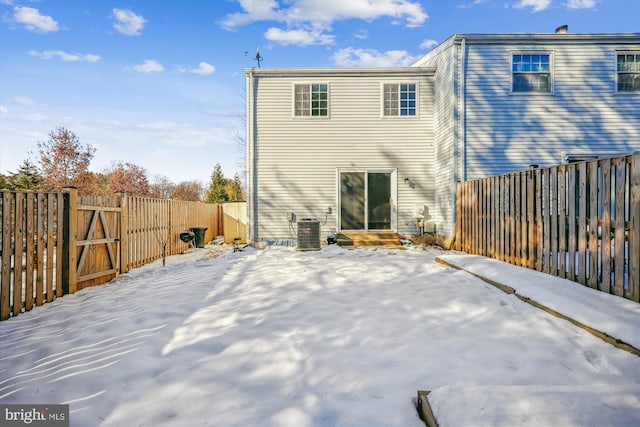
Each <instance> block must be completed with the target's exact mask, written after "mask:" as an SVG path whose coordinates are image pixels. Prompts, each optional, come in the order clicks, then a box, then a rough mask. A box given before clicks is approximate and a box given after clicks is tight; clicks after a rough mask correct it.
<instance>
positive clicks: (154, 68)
mask: <svg viewBox="0 0 640 427" xmlns="http://www.w3.org/2000/svg"><path fill="white" fill-rule="evenodd" d="M133 69H134V70H135V71H137V72H139V73H159V72H161V71H164V67H163V66H162V64H159V63H158V62H157V61H156V60H154V59H145V61H144V62H143V63H142V64H138V65H134V66H133Z"/></svg>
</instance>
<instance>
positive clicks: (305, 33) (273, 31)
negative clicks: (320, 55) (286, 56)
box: [264, 28, 335, 46]
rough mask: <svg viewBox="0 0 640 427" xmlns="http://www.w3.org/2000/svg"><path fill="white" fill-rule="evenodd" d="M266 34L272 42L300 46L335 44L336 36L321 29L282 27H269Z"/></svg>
mask: <svg viewBox="0 0 640 427" xmlns="http://www.w3.org/2000/svg"><path fill="white" fill-rule="evenodd" d="M264 36H265V38H266V39H267V40H269V41H272V42H276V43H280V44H283V45H288V44H293V45H299V46H309V45H328V44H333V42H334V40H335V36H332V35H330V34H325V33H323V32H322V30H321V29H312V30H305V29H297V30H281V29H280V28H269V29H268V30H267V32H266V33H264Z"/></svg>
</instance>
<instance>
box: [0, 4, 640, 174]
mask: <svg viewBox="0 0 640 427" xmlns="http://www.w3.org/2000/svg"><path fill="white" fill-rule="evenodd" d="M638 16H640V1H639V0H348V1H347V0H187V1H182V2H177V1H157V0H146V1H145V0H138V1H136V0H128V1H127V2H122V1H120V0H108V1H106V0H92V1H86V0H0V172H1V173H7V172H9V171H15V170H16V169H17V167H18V166H19V165H20V164H21V163H22V161H23V160H25V159H27V158H29V159H31V160H34V161H35V160H36V158H37V142H38V141H45V140H47V135H48V134H49V132H51V131H53V130H54V129H56V128H57V127H65V128H67V129H69V130H72V131H73V132H74V133H75V134H76V135H77V136H78V137H79V138H80V141H81V142H82V143H87V144H91V145H92V146H93V147H95V148H96V149H97V152H96V156H95V158H94V160H93V162H92V165H91V169H92V170H94V171H102V170H103V169H104V168H106V167H107V166H109V165H110V164H111V162H113V161H123V162H132V163H135V164H138V165H140V166H142V167H144V168H145V169H147V171H148V172H149V175H156V174H160V175H165V176H168V177H169V178H170V179H171V180H172V181H174V182H180V181H183V180H191V179H197V180H200V181H203V182H207V181H208V180H209V177H210V175H211V172H212V171H213V167H214V165H215V164H216V163H218V162H219V163H220V164H221V165H222V168H223V171H224V173H225V175H227V176H229V177H231V176H232V175H233V174H234V173H235V172H240V171H241V170H242V162H243V158H242V153H241V150H240V148H239V144H238V142H237V141H238V138H239V137H241V138H242V137H243V136H244V120H243V116H244V74H243V69H244V68H249V67H252V66H256V65H257V63H256V61H254V60H253V59H252V58H253V57H254V56H255V52H256V48H257V47H259V50H260V54H261V55H262V57H263V58H264V61H263V63H262V66H263V67H378V66H394V65H408V64H410V63H412V62H413V61H414V60H415V59H417V58H418V57H420V56H421V55H423V54H425V53H426V52H428V51H429V50H430V49H431V48H432V47H433V46H434V45H436V44H437V43H439V42H442V41H443V40H445V39H446V38H448V37H449V36H450V35H452V34H454V33H516V32H517V33H522V32H525V33H530V32H538V33H539V32H553V31H554V29H555V28H556V27H558V26H560V25H563V24H568V25H569V31H570V32H573V33H590V32H595V33H602V32H640V24H639V23H638ZM245 52H246V53H245Z"/></svg>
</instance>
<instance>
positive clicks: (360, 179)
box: [245, 33, 640, 242]
mask: <svg viewBox="0 0 640 427" xmlns="http://www.w3.org/2000/svg"><path fill="white" fill-rule="evenodd" d="M639 60H640V34H569V33H563V34H456V35H453V36H451V37H450V38H449V39H447V40H445V41H444V42H442V43H441V44H440V45H438V46H436V47H435V48H434V49H433V50H432V51H430V52H429V53H427V54H426V55H425V56H424V57H422V58H421V59H419V60H418V61H417V62H416V63H415V64H413V65H412V66H411V67H404V68H383V69H251V70H246V71H245V74H246V81H247V169H248V171H247V189H248V191H247V193H248V217H249V218H248V224H249V234H250V236H249V239H250V240H251V241H253V242H257V241H259V240H269V239H293V238H294V236H295V230H293V229H292V227H295V223H290V222H289V219H290V213H295V215H296V216H297V218H305V217H311V218H317V219H319V220H321V222H322V229H321V236H322V237H325V236H326V235H328V234H330V233H334V232H336V231H344V229H350V228H356V229H361V230H363V231H367V230H369V229H380V228H382V229H385V230H386V229H389V230H390V231H395V232H398V233H400V234H403V235H406V236H412V235H415V234H417V232H418V231H419V230H418V228H417V226H416V220H415V215H416V211H417V210H418V209H420V210H421V209H422V206H426V207H427V208H428V210H429V211H428V214H429V215H430V216H431V219H432V220H433V221H434V222H435V227H436V232H437V233H438V234H444V235H452V234H453V230H454V224H455V220H456V218H455V189H456V183H457V182H458V181H466V180H470V179H475V178H481V177H486V176H491V175H498V174H503V173H507V172H512V171H516V170H523V169H527V168H528V167H529V166H530V165H539V166H541V167H543V166H551V165H555V164H559V163H562V162H564V161H567V160H570V159H577V158H585V156H587V157H589V158H591V157H593V156H610V155H620V154H625V153H631V152H635V151H638V150H640V90H638V89H640V88H639V87H638V86H639V85H640V65H639V63H638V61H639ZM314 85H316V86H315V87H316V88H317V89H319V93H323V91H322V89H324V88H326V91H325V95H326V96H325V98H326V104H322V101H325V99H324V98H323V96H324V95H318V96H317V101H319V103H317V104H316V107H317V108H318V110H317V111H318V113H317V114H316V115H314V114H313V113H312V110H313V105H310V106H309V107H308V114H307V112H305V113H303V114H296V109H297V108H298V107H297V103H296V96H295V91H296V87H298V88H309V89H308V90H306V89H301V91H307V92H309V93H311V92H313V88H314ZM318 85H319V86H318ZM414 85H415V86H414ZM309 96H310V98H308V101H304V102H303V104H304V103H305V102H312V101H313V99H312V98H311V95H309ZM414 97H415V105H413V104H412V100H413V98H414ZM299 99H301V98H299ZM321 104H322V105H321ZM301 108H302V107H301ZM304 108H307V107H306V106H305V107H304ZM323 108H324V109H323ZM305 111H307V110H305ZM368 180H369V181H370V182H372V183H375V182H377V183H380V182H384V183H387V182H389V183H390V184H388V185H387V184H384V186H385V187H386V186H390V187H391V188H389V189H388V193H386V192H383V193H380V194H377V195H376V197H377V198H382V199H384V198H386V197H387V196H389V200H390V206H391V212H390V215H387V216H388V218H386V219H385V221H382V222H378V223H377V224H378V225H376V223H375V222H372V223H371V224H368V225H367V224H365V225H364V226H362V221H360V222H358V221H351V219H350V218H347V217H346V215H345V212H347V211H349V209H350V208H349V205H348V204H347V203H343V202H344V199H345V198H347V197H348V195H349V193H348V192H349V191H351V190H350V188H351V187H352V186H354V185H355V186H356V187H359V188H360V187H362V188H360V189H359V190H358V191H360V193H362V191H366V188H367V184H366V182H368ZM372 185H373V184H372ZM363 188H364V190H363ZM345 209H346V210H345ZM364 209H365V211H366V206H365V208H364ZM328 211H330V213H327V212H328ZM360 214H361V213H360V212H358V215H360ZM370 214H371V215H374V213H373V210H372V211H371V212H370ZM364 215H365V219H366V215H367V214H366V213H365V214H364Z"/></svg>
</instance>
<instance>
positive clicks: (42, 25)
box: [13, 6, 60, 33]
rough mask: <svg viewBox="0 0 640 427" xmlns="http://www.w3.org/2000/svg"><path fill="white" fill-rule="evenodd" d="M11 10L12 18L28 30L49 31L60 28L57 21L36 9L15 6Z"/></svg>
mask: <svg viewBox="0 0 640 427" xmlns="http://www.w3.org/2000/svg"><path fill="white" fill-rule="evenodd" d="M13 11H14V15H13V18H14V20H15V21H16V22H18V23H20V24H23V25H24V26H25V28H26V29H27V30H29V31H36V32H43V33H49V32H55V31H58V30H59V29H60V27H58V23H57V22H56V21H54V20H53V18H52V17H50V16H46V15H41V14H40V11H39V10H38V9H34V8H32V7H19V6H16V7H14V8H13Z"/></svg>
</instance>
